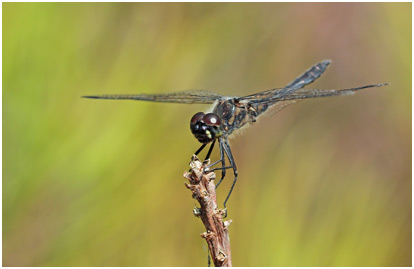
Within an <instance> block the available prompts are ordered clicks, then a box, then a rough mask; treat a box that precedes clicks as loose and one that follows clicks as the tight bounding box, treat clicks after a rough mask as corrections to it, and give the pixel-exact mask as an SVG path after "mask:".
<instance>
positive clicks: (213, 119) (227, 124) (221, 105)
mask: <svg viewBox="0 0 414 269" xmlns="http://www.w3.org/2000/svg"><path fill="white" fill-rule="evenodd" d="M330 63H331V61H330V60H324V61H321V62H319V63H317V64H315V65H313V66H312V67H311V68H309V69H308V70H306V71H305V72H304V73H303V74H302V75H300V76H298V77H297V78H296V79H294V80H293V81H292V82H291V83H289V84H288V85H287V86H285V87H284V88H276V89H271V90H267V91H263V92H259V93H255V94H251V95H247V96H244V97H238V96H224V95H221V94H218V93H214V92H210V91H205V90H191V91H181V92H173V93H162V94H136V95H125V94H121V95H95V96H83V97H84V98H93V99H115V100H138V101H150V102H161V103H180V104H212V108H211V109H210V111H208V112H198V113H196V114H194V116H193V117H192V118H191V120H190V129H191V132H192V133H193V135H194V136H195V138H196V139H197V140H198V141H199V142H200V143H201V146H200V148H199V149H198V150H197V151H196V152H195V153H194V155H198V154H199V153H200V152H201V151H202V150H203V149H204V148H205V147H206V146H207V145H208V144H210V143H211V144H210V148H209V150H208V152H207V155H206V157H205V159H204V161H205V162H206V161H207V160H209V158H210V155H211V153H212V151H213V148H214V146H215V144H216V142H218V145H219V149H220V159H219V160H217V161H215V162H213V163H211V164H209V165H207V166H206V167H205V170H204V172H207V171H215V170H221V178H220V180H219V181H218V183H217V184H216V188H218V186H219V185H220V183H221V182H222V181H223V179H224V178H225V176H226V170H227V169H232V170H233V176H234V178H233V182H232V185H231V187H230V190H229V192H228V194H227V197H226V199H225V200H224V204H223V205H224V208H225V211H226V213H227V210H226V209H227V206H226V205H227V202H228V200H229V198H230V196H231V193H232V192H233V189H234V186H235V185H236V182H237V177H238V172H237V166H236V163H235V161H234V158H233V154H232V152H231V149H230V144H229V141H228V139H229V137H230V136H231V135H232V134H234V133H235V132H236V131H238V130H241V129H242V128H244V127H247V126H249V125H251V124H252V123H254V122H256V120H257V118H258V117H260V116H262V115H263V114H265V112H268V111H272V112H273V113H276V112H279V111H280V110H282V109H283V108H285V107H286V106H288V105H290V104H293V103H296V102H297V101H299V100H302V99H308V98H319V97H329V96H341V95H352V94H354V93H356V92H357V91H360V90H363V89H368V88H374V87H382V86H385V85H388V83H381V84H371V85H365V86H359V87H355V88H348V89H329V90H324V89H308V88H303V87H305V86H306V85H308V84H310V83H312V82H313V81H315V80H316V79H318V78H319V77H320V76H321V75H322V74H323V73H324V72H325V70H326V69H327V67H328V66H329V64H330ZM194 155H193V156H194ZM226 157H227V159H228V161H229V162H230V165H229V166H226ZM218 163H221V167H216V168H211V167H213V166H215V165H217V164H218ZM210 168H211V169H210ZM226 215H227V214H226Z"/></svg>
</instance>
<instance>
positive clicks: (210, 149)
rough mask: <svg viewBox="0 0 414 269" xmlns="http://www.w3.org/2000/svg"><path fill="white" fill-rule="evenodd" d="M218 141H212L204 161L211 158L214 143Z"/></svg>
mask: <svg viewBox="0 0 414 269" xmlns="http://www.w3.org/2000/svg"><path fill="white" fill-rule="evenodd" d="M215 143H216V140H213V142H212V143H211V146H210V148H209V149H208V152H207V155H206V158H205V159H204V162H205V161H207V160H208V159H209V158H210V155H211V152H212V151H213V148H214V144H215Z"/></svg>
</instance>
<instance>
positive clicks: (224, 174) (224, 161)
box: [216, 138, 226, 189]
mask: <svg viewBox="0 0 414 269" xmlns="http://www.w3.org/2000/svg"><path fill="white" fill-rule="evenodd" d="M219 146H220V160H221V168H222V169H221V178H220V180H219V182H218V183H217V184H216V189H217V188H218V186H219V185H220V183H221V182H222V181H223V179H224V177H225V176H226V169H223V168H224V167H226V158H225V156H224V152H223V141H222V138H220V141H219Z"/></svg>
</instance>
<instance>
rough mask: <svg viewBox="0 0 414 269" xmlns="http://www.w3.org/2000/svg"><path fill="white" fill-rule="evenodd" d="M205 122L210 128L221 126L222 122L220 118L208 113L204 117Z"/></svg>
mask: <svg viewBox="0 0 414 269" xmlns="http://www.w3.org/2000/svg"><path fill="white" fill-rule="evenodd" d="M203 121H204V122H205V123H206V124H207V125H210V126H220V125H221V121H220V118H219V117H218V116H217V115H216V114H214V113H207V114H206V115H204V117H203Z"/></svg>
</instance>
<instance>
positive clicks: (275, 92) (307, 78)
mask: <svg viewBox="0 0 414 269" xmlns="http://www.w3.org/2000/svg"><path fill="white" fill-rule="evenodd" d="M330 63H331V61H330V60H325V61H322V62H320V63H317V64H315V65H314V66H312V67H311V68H309V69H308V70H306V71H305V73H303V74H302V75H300V76H299V77H297V78H296V79H295V80H294V81H292V82H291V83H289V85H287V86H286V87H284V88H283V89H272V90H268V91H264V92H259V93H255V94H252V95H248V96H244V97H241V98H239V100H240V101H242V100H248V101H249V103H251V104H255V103H262V102H275V101H277V100H280V98H282V97H283V96H286V95H290V94H292V93H293V92H295V91H297V90H299V89H301V88H303V87H304V86H306V85H308V84H310V83H312V82H313V81H315V80H316V79H317V78H319V77H320V76H321V75H322V74H323V72H325V70H326V68H327V67H328V65H329V64H330Z"/></svg>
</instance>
